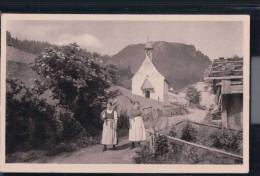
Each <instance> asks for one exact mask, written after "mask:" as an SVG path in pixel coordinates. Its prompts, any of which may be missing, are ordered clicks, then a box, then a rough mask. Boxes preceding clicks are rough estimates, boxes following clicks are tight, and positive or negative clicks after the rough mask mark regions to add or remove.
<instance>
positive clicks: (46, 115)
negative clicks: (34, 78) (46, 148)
mask: <svg viewBox="0 0 260 176" xmlns="http://www.w3.org/2000/svg"><path fill="white" fill-rule="evenodd" d="M6 96H7V98H6V149H7V152H8V153H9V152H13V151H16V150H20V149H23V150H26V149H30V148H34V147H39V145H43V144H44V143H48V142H49V143H50V142H53V141H56V138H57V137H58V133H59V121H58V119H56V118H55V108H54V107H53V106H51V105H49V104H47V103H46V101H45V100H44V99H41V98H39V97H38V96H37V94H35V93H34V92H33V91H32V90H30V89H29V88H27V87H26V86H25V85H24V84H23V83H22V82H21V81H19V80H18V79H7V94H6Z"/></svg>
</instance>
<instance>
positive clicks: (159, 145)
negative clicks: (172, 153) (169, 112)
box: [155, 135, 169, 155]
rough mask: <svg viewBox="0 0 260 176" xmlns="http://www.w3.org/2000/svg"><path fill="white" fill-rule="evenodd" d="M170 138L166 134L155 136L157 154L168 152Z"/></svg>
mask: <svg viewBox="0 0 260 176" xmlns="http://www.w3.org/2000/svg"><path fill="white" fill-rule="evenodd" d="M168 151H169V150H168V139H167V137H166V136H163V135H157V136H155V154H156V155H164V154H167V153H168Z"/></svg>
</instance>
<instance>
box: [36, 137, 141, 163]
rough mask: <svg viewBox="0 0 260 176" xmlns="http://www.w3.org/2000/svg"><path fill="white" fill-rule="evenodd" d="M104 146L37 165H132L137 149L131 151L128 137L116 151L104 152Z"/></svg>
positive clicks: (121, 141)
mask: <svg viewBox="0 0 260 176" xmlns="http://www.w3.org/2000/svg"><path fill="white" fill-rule="evenodd" d="M102 149H103V146H102V145H93V146H89V147H86V148H83V149H80V150H78V151H75V152H72V153H64V154H61V155H58V156H54V157H48V158H44V159H41V160H38V161H35V162H36V163H70V164H131V163H134V161H133V159H132V158H133V155H135V151H136V149H130V148H129V145H128V140H127V138H126V137H124V138H123V139H119V144H118V146H117V147H116V150H111V149H108V150H107V151H105V152H103V151H102Z"/></svg>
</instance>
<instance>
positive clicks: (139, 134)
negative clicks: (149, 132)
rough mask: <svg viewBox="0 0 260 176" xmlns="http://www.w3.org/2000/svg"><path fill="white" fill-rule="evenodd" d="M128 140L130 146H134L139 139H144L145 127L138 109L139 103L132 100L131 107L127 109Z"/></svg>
mask: <svg viewBox="0 0 260 176" xmlns="http://www.w3.org/2000/svg"><path fill="white" fill-rule="evenodd" d="M128 116H129V141H130V142H131V147H132V148H134V147H135V143H136V142H137V143H138V144H140V142H141V141H145V139H146V136H145V128H144V122H143V117H142V111H141V110H140V103H139V102H138V101H136V102H134V104H133V108H132V109H131V110H130V111H129V114H128Z"/></svg>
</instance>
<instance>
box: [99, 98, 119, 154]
mask: <svg viewBox="0 0 260 176" xmlns="http://www.w3.org/2000/svg"><path fill="white" fill-rule="evenodd" d="M101 118H102V120H103V121H104V123H103V132H102V140H101V144H103V145H104V149H103V151H106V150H107V145H113V149H115V145H116V144H117V112H116V111H115V110H114V108H113V106H112V103H111V102H109V103H108V104H107V108H106V109H105V110H104V111H103V112H102V113H101Z"/></svg>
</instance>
